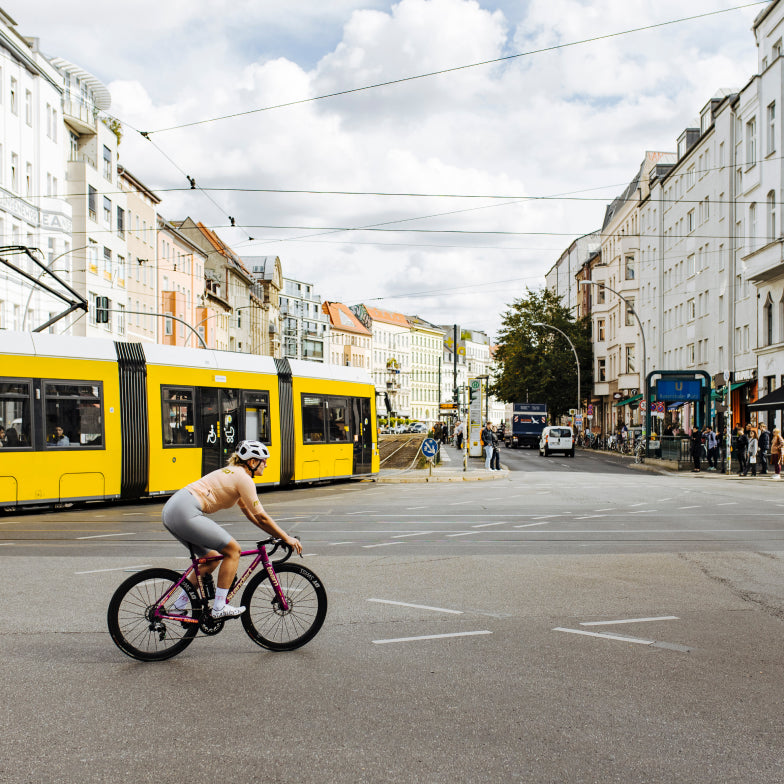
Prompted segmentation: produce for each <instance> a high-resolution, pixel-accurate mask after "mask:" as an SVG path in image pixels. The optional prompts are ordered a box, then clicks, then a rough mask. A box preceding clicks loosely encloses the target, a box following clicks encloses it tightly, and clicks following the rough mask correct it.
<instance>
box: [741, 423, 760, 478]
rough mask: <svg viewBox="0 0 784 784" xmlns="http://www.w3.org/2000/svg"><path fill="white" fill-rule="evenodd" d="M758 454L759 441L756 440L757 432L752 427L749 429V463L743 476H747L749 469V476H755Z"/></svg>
mask: <svg viewBox="0 0 784 784" xmlns="http://www.w3.org/2000/svg"><path fill="white" fill-rule="evenodd" d="M758 452H759V439H758V438H757V431H756V430H755V429H754V428H753V427H752V428H750V429H749V463H748V465H747V466H746V472H745V473H744V474H743V476H748V474H749V468H750V469H751V475H752V476H757V453H758Z"/></svg>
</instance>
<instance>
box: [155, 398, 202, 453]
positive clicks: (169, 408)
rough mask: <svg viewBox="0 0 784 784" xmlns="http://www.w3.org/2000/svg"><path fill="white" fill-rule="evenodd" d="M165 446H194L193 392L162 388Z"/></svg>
mask: <svg viewBox="0 0 784 784" xmlns="http://www.w3.org/2000/svg"><path fill="white" fill-rule="evenodd" d="M161 394H162V396H163V403H162V408H161V415H162V425H163V445H164V446H193V445H194V444H195V442H196V436H195V431H194V427H193V390H192V389H182V388H177V387H161Z"/></svg>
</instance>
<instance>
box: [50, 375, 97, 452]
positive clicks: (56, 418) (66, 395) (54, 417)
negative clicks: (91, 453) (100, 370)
mask: <svg viewBox="0 0 784 784" xmlns="http://www.w3.org/2000/svg"><path fill="white" fill-rule="evenodd" d="M44 410H45V412H46V446H47V447H53V448H58V447H75V446H80V447H83V446H87V447H103V390H102V388H101V384H95V383H90V382H85V381H65V382H53V381H47V382H45V383H44Z"/></svg>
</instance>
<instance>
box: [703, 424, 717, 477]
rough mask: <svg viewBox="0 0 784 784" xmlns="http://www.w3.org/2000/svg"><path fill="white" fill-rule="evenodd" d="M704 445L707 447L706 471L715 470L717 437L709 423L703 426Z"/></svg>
mask: <svg viewBox="0 0 784 784" xmlns="http://www.w3.org/2000/svg"><path fill="white" fill-rule="evenodd" d="M705 446H706V447H707V449H708V471H715V470H716V469H717V468H718V467H719V439H718V438H717V437H716V434H715V433H714V432H713V430H711V427H710V425H708V427H706V428H705Z"/></svg>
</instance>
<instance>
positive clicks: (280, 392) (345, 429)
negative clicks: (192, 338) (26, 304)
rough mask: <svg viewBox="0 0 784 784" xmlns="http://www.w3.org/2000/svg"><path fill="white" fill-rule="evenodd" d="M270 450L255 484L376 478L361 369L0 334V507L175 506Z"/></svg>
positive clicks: (371, 416)
mask: <svg viewBox="0 0 784 784" xmlns="http://www.w3.org/2000/svg"><path fill="white" fill-rule="evenodd" d="M244 438H248V439H255V440H259V441H263V442H264V443H265V444H267V445H269V447H270V452H271V459H270V461H269V463H268V465H267V469H266V470H265V472H264V476H263V477H262V478H257V479H256V482H257V484H258V485H259V486H264V487H268V486H269V487H277V486H287V485H291V484H296V483H301V482H313V481H322V480H331V479H341V478H350V477H367V476H372V475H374V474H376V473H378V469H379V457H378V437H377V434H376V410H375V390H374V386H373V383H372V381H371V379H370V377H369V376H368V375H367V373H366V372H365V371H362V370H359V369H357V368H349V367H336V366H330V365H322V364H319V363H313V362H303V361H297V360H286V359H273V358H272V357H261V356H255V355H251V354H237V353H233V352H216V351H210V350H200V349H188V348H176V347H172V346H159V345H156V344H141V343H123V342H113V341H111V340H103V339H93V338H78V337H70V336H64V335H45V334H36V333H29V332H0V507H17V506H24V505H28V504H47V503H48V504H58V503H66V502H73V501H87V500H90V501H93V500H112V499H128V500H132V499H139V498H147V497H151V496H156V495H168V494H170V493H173V492H175V491H176V490H178V489H179V488H181V487H183V486H184V485H186V484H188V483H189V482H192V481H193V480H194V479H197V478H198V477H199V476H202V475H203V474H205V473H207V472H208V471H212V470H214V469H216V468H218V467H219V466H221V465H223V464H225V462H226V460H227V458H228V456H229V455H230V454H231V453H232V452H233V451H234V447H235V446H236V445H237V444H238V443H239V442H240V441H241V440H242V439H244Z"/></svg>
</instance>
